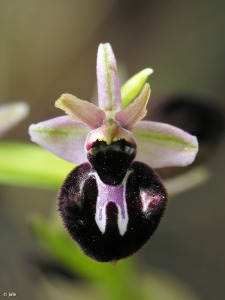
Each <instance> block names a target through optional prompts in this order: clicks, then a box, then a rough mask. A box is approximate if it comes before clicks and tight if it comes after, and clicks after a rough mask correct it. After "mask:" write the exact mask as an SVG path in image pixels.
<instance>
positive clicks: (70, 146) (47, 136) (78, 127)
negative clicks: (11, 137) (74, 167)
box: [29, 116, 90, 164]
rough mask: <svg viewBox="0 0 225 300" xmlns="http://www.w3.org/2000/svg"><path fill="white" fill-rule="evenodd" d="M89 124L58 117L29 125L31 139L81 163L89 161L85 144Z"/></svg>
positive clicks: (70, 160)
mask: <svg viewBox="0 0 225 300" xmlns="http://www.w3.org/2000/svg"><path fill="white" fill-rule="evenodd" d="M89 131H90V130H89V128H88V126H87V125H85V124H82V123H78V122H74V121H71V120H70V119H69V117H68V116H62V117H57V118H54V119H50V120H47V121H43V122H40V123H38V124H32V125H31V126H30V127H29V134H30V136H31V140H32V141H33V142H35V143H37V144H39V145H40V146H42V147H43V148H45V149H47V150H49V151H50V152H52V153H54V154H56V155H57V156H59V157H61V158H63V159H65V160H67V161H69V162H72V163H75V164H80V163H82V162H85V161H87V158H86V154H85V150H84V145H85V140H86V137H87V134H88V132H89Z"/></svg>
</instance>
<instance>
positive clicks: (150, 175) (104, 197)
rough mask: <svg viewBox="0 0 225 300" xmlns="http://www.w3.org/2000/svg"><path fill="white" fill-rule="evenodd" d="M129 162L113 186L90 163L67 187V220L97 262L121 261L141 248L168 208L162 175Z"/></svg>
mask: <svg viewBox="0 0 225 300" xmlns="http://www.w3.org/2000/svg"><path fill="white" fill-rule="evenodd" d="M129 165H130V166H129V167H127V169H126V170H125V172H123V173H124V174H123V176H122V177H123V178H122V180H120V182H119V183H118V184H115V183H114V184H113V185H109V184H108V182H107V183H104V182H103V181H102V179H101V178H100V177H101V176H100V174H98V173H97V171H96V169H95V168H94V167H93V166H92V165H91V164H90V163H83V164H81V165H79V166H78V167H76V168H75V169H74V170H73V171H72V172H71V173H70V174H69V175H68V177H67V178H66V180H65V182H64V183H63V185H62V187H61V190H60V193H59V211H60V214H61V217H62V219H63V222H64V225H65V227H66V229H67V230H68V232H69V234H70V235H71V236H72V238H73V239H74V240H75V241H77V243H78V244H79V245H80V247H81V248H82V250H83V251H84V253H85V254H87V255H88V256H90V257H92V258H93V259H95V260H97V261H101V262H108V261H117V260H119V259H121V258H125V257H127V256H129V255H131V254H133V253H134V252H136V251H137V250H139V249H140V248H141V247H142V246H143V245H144V244H145V243H146V242H147V241H148V239H149V238H150V237H151V235H152V234H153V233H154V231H155V230H156V228H157V226H158V224H159V222H160V219H161V217H162V215H163V212H164V210H165V206H166V202H167V193H166V190H165V188H164V186H163V184H162V182H161V180H160V178H159V176H158V175H157V174H156V173H155V171H154V170H153V169H151V168H150V167H149V166H147V165H145V164H143V163H140V162H133V163H131V164H130V162H129ZM115 167H116V166H115ZM100 172H101V170H100ZM102 177H103V178H104V175H103V176H102Z"/></svg>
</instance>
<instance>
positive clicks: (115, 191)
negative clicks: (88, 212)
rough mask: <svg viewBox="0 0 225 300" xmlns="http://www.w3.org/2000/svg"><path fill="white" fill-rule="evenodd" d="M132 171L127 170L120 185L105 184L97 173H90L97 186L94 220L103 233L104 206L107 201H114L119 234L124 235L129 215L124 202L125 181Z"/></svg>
mask: <svg viewBox="0 0 225 300" xmlns="http://www.w3.org/2000/svg"><path fill="white" fill-rule="evenodd" d="M131 172H132V171H128V172H127V173H126V176H125V177H124V179H123V181H122V183H121V184H120V185H107V184H104V183H103V182H102V181H101V179H100V178H99V176H98V174H97V173H96V172H95V173H92V175H94V176H95V179H96V182H97V186H98V197H97V202H96V213H95V222H96V224H97V225H98V228H99V230H100V231H101V232H102V234H103V233H105V229H106V221H107V216H106V208H107V205H108V203H110V202H113V203H115V205H116V207H117V210H118V213H117V225H118V229H119V233H120V235H124V234H125V232H126V231H127V224H128V221H129V216H128V213H127V203H126V183H127V178H128V176H129V175H130V173H131Z"/></svg>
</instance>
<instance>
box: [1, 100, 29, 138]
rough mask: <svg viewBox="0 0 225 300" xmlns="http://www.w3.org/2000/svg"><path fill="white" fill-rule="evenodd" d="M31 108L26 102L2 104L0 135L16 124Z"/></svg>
mask: <svg viewBox="0 0 225 300" xmlns="http://www.w3.org/2000/svg"><path fill="white" fill-rule="evenodd" d="M28 111H29V108H28V105H27V104H26V103H25V102H15V103H9V104H1V105H0V137H2V136H3V135H4V134H5V133H6V132H7V131H9V130H10V129H11V128H13V127H14V126H16V125H17V124H18V123H19V122H20V121H21V120H23V119H24V118H25V117H26V116H27V114H28Z"/></svg>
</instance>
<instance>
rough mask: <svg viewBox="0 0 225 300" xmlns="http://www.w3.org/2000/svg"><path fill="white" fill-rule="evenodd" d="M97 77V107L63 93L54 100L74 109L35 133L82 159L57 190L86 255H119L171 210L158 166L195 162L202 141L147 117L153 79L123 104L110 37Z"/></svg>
mask: <svg viewBox="0 0 225 300" xmlns="http://www.w3.org/2000/svg"><path fill="white" fill-rule="evenodd" d="M97 79H98V102H99V107H97V106H95V105H93V104H91V103H89V102H87V101H83V100H80V99H78V98H77V97H75V96H72V95H70V94H63V95H62V96H61V97H60V99H59V100H57V101H56V107H58V108H60V109H62V110H64V111H65V112H66V113H67V115H68V116H62V117H57V118H54V119H51V120H48V121H44V122H41V123H38V124H36V125H31V126H30V130H29V132H30V135H31V138H32V140H33V141H34V142H36V143H38V144H40V145H41V146H42V147H45V148H46V149H48V150H49V151H52V152H53V153H55V154H56V155H58V156H60V157H62V158H63V159H65V160H68V161H70V162H74V163H76V164H80V165H79V166H77V167H76V168H75V169H74V170H73V171H72V172H71V173H70V174H69V175H68V177H67V178H66V180H65V182H64V183H63V185H62V187H61V190H60V192H59V196H58V199H59V211H60V215H61V217H62V220H63V222H64V225H65V227H66V229H67V230H68V232H69V233H70V235H71V236H72V237H73V238H74V239H75V240H76V241H77V242H78V244H79V245H80V246H81V248H82V249H83V251H84V252H85V253H86V254H87V255H89V256H91V257H92V258H94V259H96V260H98V261H115V260H118V259H121V258H124V257H127V256H129V255H131V254H133V253H134V252H135V251H137V250H138V249H140V248H141V247H142V245H143V244H144V243H145V242H147V240H148V239H149V238H150V237H151V235H152V234H153V232H154V231H155V230H156V228H157V226H158V224H159V222H160V219H161V217H162V215H163V212H164V210H165V207H166V203H167V193H166V190H165V188H164V186H163V184H162V182H161V179H160V178H159V176H158V175H157V173H156V172H155V171H154V170H153V169H152V168H160V167H166V166H185V165H188V164H190V163H191V162H192V161H193V160H194V158H195V156H196V153H197V150H198V144H197V140H196V138H195V137H194V136H191V135H190V134H188V133H186V132H184V131H183V130H181V129H178V128H176V127H173V126H170V125H168V124H162V123H156V122H150V121H141V120H142V119H143V118H144V116H145V114H146V105H147V102H148V99H149V96H150V86H149V84H148V83H146V84H145V85H144V87H143V89H142V91H141V92H140V94H139V95H138V97H137V98H136V99H134V101H133V102H132V103H130V104H129V105H128V106H126V107H124V108H123V107H122V101H121V93H120V84H119V77H118V73H117V65H116V60H115V57H114V54H113V51H112V49H111V46H110V45H109V44H100V46H99V49H98V55H97ZM135 157H136V159H137V161H134V159H135Z"/></svg>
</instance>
